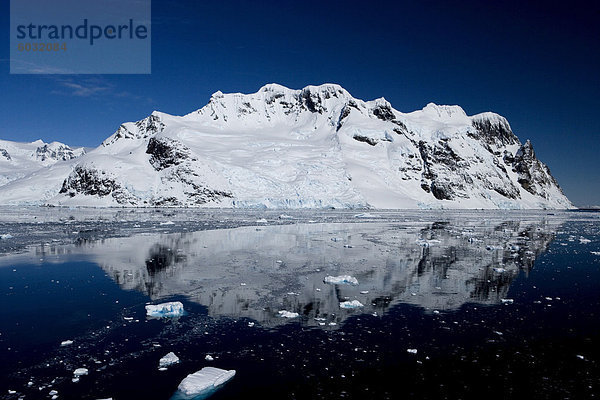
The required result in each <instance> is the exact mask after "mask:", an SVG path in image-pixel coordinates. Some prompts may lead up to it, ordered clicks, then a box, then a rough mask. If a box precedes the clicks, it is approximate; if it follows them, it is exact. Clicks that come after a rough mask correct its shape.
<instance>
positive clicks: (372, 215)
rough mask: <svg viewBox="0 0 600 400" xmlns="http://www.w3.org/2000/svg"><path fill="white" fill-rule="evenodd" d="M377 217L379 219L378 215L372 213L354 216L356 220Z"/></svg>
mask: <svg viewBox="0 0 600 400" xmlns="http://www.w3.org/2000/svg"><path fill="white" fill-rule="evenodd" d="M376 217H378V215H375V214H371V213H361V214H356V215H355V216H354V218H376Z"/></svg>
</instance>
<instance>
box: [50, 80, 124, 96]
mask: <svg viewBox="0 0 600 400" xmlns="http://www.w3.org/2000/svg"><path fill="white" fill-rule="evenodd" d="M60 84H61V85H62V87H63V88H64V91H63V92H62V93H60V92H59V94H67V95H71V96H77V97H90V96H95V95H97V94H103V93H108V92H110V91H111V90H112V87H111V86H108V85H98V84H93V83H89V82H88V83H83V84H81V83H75V82H71V81H63V82H61V83H60Z"/></svg>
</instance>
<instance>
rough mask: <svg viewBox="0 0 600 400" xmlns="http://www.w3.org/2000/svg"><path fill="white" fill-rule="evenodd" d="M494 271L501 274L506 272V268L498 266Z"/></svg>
mask: <svg viewBox="0 0 600 400" xmlns="http://www.w3.org/2000/svg"><path fill="white" fill-rule="evenodd" d="M494 272H498V273H499V274H501V273H503V272H506V269H504V268H499V267H498V268H494Z"/></svg>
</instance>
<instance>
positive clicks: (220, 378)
mask: <svg viewBox="0 0 600 400" xmlns="http://www.w3.org/2000/svg"><path fill="white" fill-rule="evenodd" d="M234 375H235V370H225V369H220V368H214V367H204V368H202V369H201V370H200V371H197V372H194V373H193V374H189V375H188V376H186V377H185V378H184V379H183V380H182V381H181V383H180V384H179V386H178V387H177V393H176V395H175V396H174V397H173V398H174V399H192V398H196V397H198V396H206V395H208V394H211V392H213V391H215V390H217V389H218V388H219V387H220V386H222V385H224V384H225V383H226V382H227V381H229V380H230V379H231V378H233V377H234Z"/></svg>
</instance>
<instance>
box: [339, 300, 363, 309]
mask: <svg viewBox="0 0 600 400" xmlns="http://www.w3.org/2000/svg"><path fill="white" fill-rule="evenodd" d="M359 307H364V305H363V303H361V302H360V301H358V300H352V301H342V302H341V303H340V308H359Z"/></svg>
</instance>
